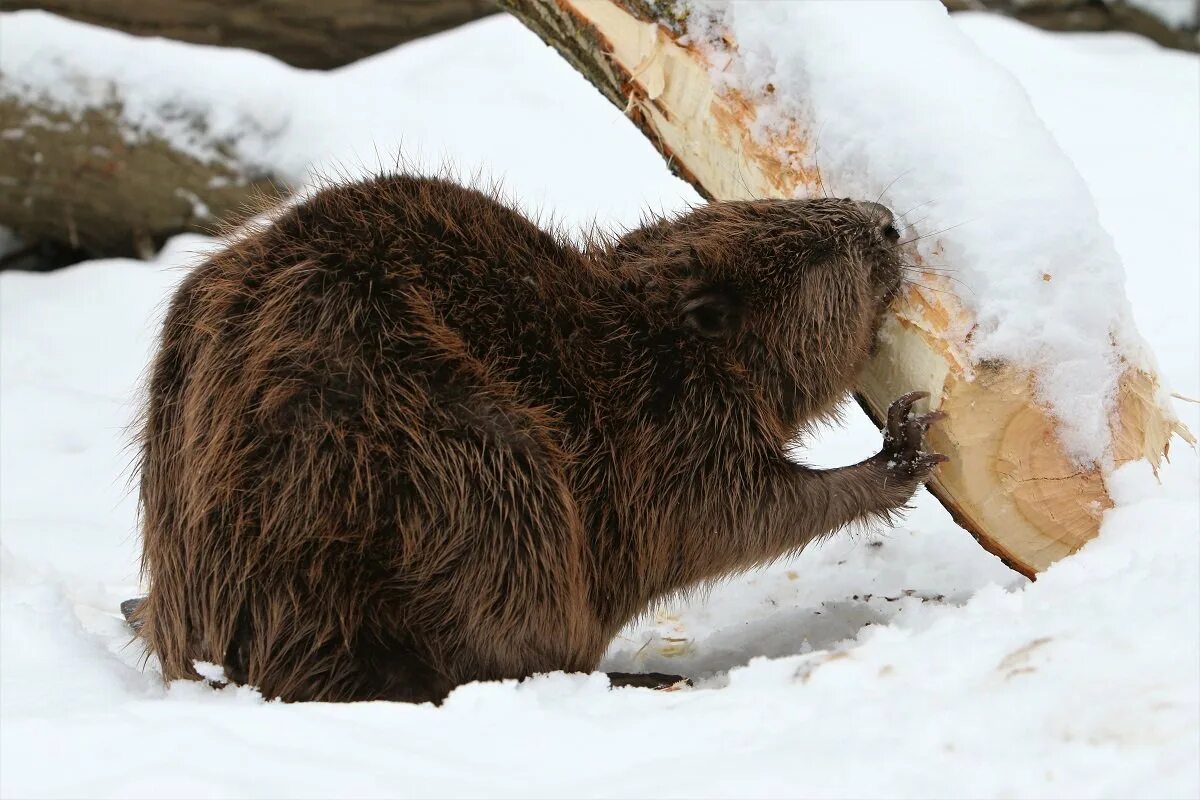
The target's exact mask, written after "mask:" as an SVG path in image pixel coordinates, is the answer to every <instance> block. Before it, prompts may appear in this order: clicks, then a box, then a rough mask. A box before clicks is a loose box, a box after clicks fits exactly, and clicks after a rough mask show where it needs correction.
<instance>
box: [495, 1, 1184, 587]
mask: <svg viewBox="0 0 1200 800" xmlns="http://www.w3.org/2000/svg"><path fill="white" fill-rule="evenodd" d="M503 4H504V5H505V6H506V7H507V8H509V10H511V11H512V13H513V14H514V15H516V16H517V17H518V18H520V19H521V20H522V21H523V22H524V23H525V24H526V25H527V26H528V27H530V28H531V29H532V30H533V31H534V32H535V33H537V34H538V35H539V36H541V37H542V38H543V39H544V40H545V41H546V42H547V43H548V44H550V45H552V46H553V47H555V48H556V49H557V50H558V51H559V52H560V53H561V54H562V55H563V56H564V57H565V58H566V59H567V60H568V61H569V62H570V63H571V64H573V65H574V66H575V67H576V68H577V69H578V70H579V71H580V72H581V73H582V74H583V75H584V76H586V77H587V78H588V80H589V81H591V82H592V83H593V84H594V85H595V86H596V88H597V89H599V90H600V92H601V93H602V94H604V96H605V97H607V98H608V99H609V100H611V101H612V102H613V103H615V104H617V105H618V106H619V107H621V108H623V109H625V111H626V114H627V115H628V116H629V118H630V119H631V120H632V121H633V122H634V123H635V124H637V125H638V126H639V128H640V129H641V130H642V131H643V132H644V133H645V134H646V135H647V137H648V138H649V139H650V140H651V141H652V142H654V144H655V145H656V146H657V147H658V149H659V150H660V151H661V152H662V154H663V156H664V157H665V158H666V159H667V162H668V163H669V164H670V166H671V168H672V170H674V171H675V173H676V174H678V175H679V176H680V177H682V178H683V179H684V180H687V181H688V182H690V183H691V184H693V185H694V186H695V187H696V188H697V190H698V191H699V192H700V193H701V194H703V195H704V196H705V197H707V198H710V199H719V200H735V199H746V198H752V197H795V196H805V195H810V196H811V195H819V194H821V193H822V179H821V176H820V175H819V173H818V172H817V171H816V168H815V163H816V162H815V159H814V158H813V152H812V147H813V146H812V144H811V143H809V142H807V141H805V140H804V139H803V138H802V137H801V136H799V135H798V134H796V135H794V136H793V137H792V138H790V139H789V138H787V137H786V136H785V137H783V138H782V139H780V138H779V137H776V139H775V140H772V141H770V142H769V146H768V144H767V143H764V141H763V140H762V138H761V137H756V136H754V135H752V134H751V129H752V126H753V123H754V119H755V109H754V106H753V104H752V103H751V102H749V101H748V100H747V99H746V98H744V97H742V96H740V95H738V94H737V93H735V92H732V91H729V92H724V93H722V92H721V91H718V89H717V88H716V87H715V86H714V79H713V77H712V75H711V74H710V70H709V65H708V64H707V63H706V60H705V58H704V56H703V55H701V54H700V53H699V52H697V50H695V49H693V48H691V47H688V46H685V45H682V44H680V42H679V41H678V37H679V35H680V33H681V31H682V29H683V28H682V26H681V25H680V24H679V22H680V20H678V19H662V18H660V17H659V11H658V6H659V4H656V3H655V2H654V1H653V0H618V1H614V0H504V2H503ZM728 44H729V50H730V51H731V52H732V51H735V50H736V46H737V43H736V42H729V43H728ZM922 282H924V283H927V284H931V285H933V286H935V287H937V286H939V284H940V286H941V289H943V291H939V292H936V293H935V294H936V298H937V299H936V300H931V299H930V295H928V294H926V293H924V292H919V291H917V290H916V289H913V288H910V289H908V290H907V291H906V293H905V294H904V295H903V296H902V297H901V298H900V300H899V302H898V303H897V304H896V306H895V307H894V309H893V311H892V313H891V314H890V315H889V316H888V318H887V321H886V323H885V330H884V332H883V336H882V341H883V342H884V345H883V346H882V348H881V350H880V353H879V354H878V355H877V356H876V358H875V359H874V360H873V361H872V363H871V364H870V365H869V366H868V368H867V370H866V371H865V374H864V375H863V376H862V377H861V380H860V382H859V385H858V393H859V399H860V403H861V405H862V406H863V408H864V409H865V410H866V411H867V413H868V414H869V415H870V416H871V417H872V418H873V419H875V420H876V421H877V422H878V421H879V420H880V419H882V417H883V415H884V413H885V411H886V409H887V406H888V404H889V403H890V402H891V401H892V400H893V399H894V398H896V397H898V396H899V395H901V394H903V393H905V392H908V391H911V390H914V389H924V390H927V391H929V392H930V393H931V398H932V399H931V405H932V406H933V407H934V408H939V409H941V410H943V411H946V412H948V414H949V419H948V420H947V421H946V422H945V423H942V424H941V425H939V426H938V427H937V428H936V429H935V431H934V432H933V433H932V434H931V436H930V444H931V445H932V447H933V448H934V449H935V450H937V451H940V452H943V453H945V454H947V455H949V456H950V458H951V461H950V463H949V464H946V465H943V467H942V468H941V470H940V471H939V473H938V475H937V476H936V477H935V479H934V480H933V481H932V483H931V484H930V490H931V491H932V492H933V494H934V495H935V496H936V497H937V498H938V499H939V500H940V501H941V502H942V503H943V504H944V505H945V506H946V507H947V508H948V509H949V510H950V511H951V513H952V514H953V515H954V517H955V519H956V520H957V521H958V522H959V524H961V525H962V526H963V527H964V528H966V529H967V530H968V531H970V532H971V533H972V534H973V535H974V536H975V537H976V539H977V540H978V541H979V542H980V543H981V544H982V545H983V546H984V547H985V548H987V549H988V550H989V551H991V552H992V553H995V554H996V555H997V556H999V557H1000V558H1002V559H1003V560H1004V561H1005V563H1007V564H1009V565H1010V566H1011V567H1012V568H1014V569H1016V570H1018V571H1020V572H1022V573H1024V574H1025V575H1028V576H1030V577H1033V576H1035V575H1036V574H1037V573H1038V572H1040V571H1042V570H1044V569H1045V568H1046V567H1048V566H1049V565H1050V564H1051V563H1053V562H1054V561H1056V560H1058V559H1060V558H1062V557H1063V556H1066V555H1068V554H1070V553H1072V552H1074V551H1075V550H1077V549H1078V548H1079V547H1081V546H1082V545H1083V544H1084V543H1086V542H1087V541H1088V540H1090V539H1091V538H1092V537H1094V536H1095V535H1096V533H1097V532H1098V530H1099V525H1100V520H1101V518H1102V516H1103V514H1104V512H1105V510H1106V509H1108V508H1110V507H1111V506H1112V501H1111V499H1110V498H1109V494H1108V489H1107V486H1106V472H1105V471H1104V470H1103V469H1101V468H1099V467H1082V466H1079V465H1077V463H1076V462H1075V460H1074V459H1072V458H1071V457H1069V456H1068V455H1067V453H1066V452H1065V449H1064V446H1063V445H1062V443H1061V441H1060V439H1059V437H1058V433H1057V430H1056V425H1055V422H1054V420H1053V419H1052V418H1051V416H1050V414H1049V412H1048V411H1047V410H1046V409H1045V408H1044V407H1043V406H1042V405H1041V404H1039V403H1038V402H1036V400H1035V391H1034V380H1035V378H1034V376H1033V375H1032V374H1031V373H1030V372H1029V371H1028V370H1024V369H1022V368H1020V367H1018V366H1016V365H1013V364H1007V363H996V362H985V363H982V364H979V363H973V362H972V360H971V358H970V355H969V352H968V346H967V344H966V342H965V340H964V339H963V337H962V336H961V333H959V332H961V331H964V330H970V329H971V326H972V319H971V313H970V311H969V310H968V309H967V308H966V307H965V306H964V305H962V303H961V302H960V301H959V300H958V299H957V298H956V296H955V295H954V293H953V286H952V285H951V284H949V283H947V282H946V281H945V280H944V279H943V278H942V276H940V275H939V274H937V273H935V272H929V273H927V274H925V275H924V276H923V277H922ZM1117 395H1118V396H1117V404H1116V405H1117V412H1116V413H1115V414H1114V415H1113V417H1112V419H1111V432H1112V447H1111V456H1112V460H1113V463H1115V464H1116V465H1120V464H1122V463H1125V462H1127V461H1132V460H1139V459H1144V460H1146V461H1148V462H1149V463H1150V464H1151V465H1152V466H1154V467H1155V469H1157V467H1158V465H1159V462H1160V459H1161V458H1162V457H1163V455H1164V454H1165V453H1166V450H1167V446H1168V442H1169V439H1170V438H1171V436H1172V435H1173V434H1178V435H1181V436H1183V437H1184V438H1185V439H1188V440H1190V441H1194V439H1191V436H1190V434H1189V433H1188V432H1187V430H1186V429H1185V428H1183V427H1182V426H1181V425H1180V424H1179V423H1178V422H1176V421H1175V420H1174V419H1173V418H1172V417H1171V416H1170V415H1169V413H1168V412H1167V411H1165V410H1164V408H1163V407H1162V406H1161V405H1160V401H1159V389H1158V384H1157V380H1156V378H1155V376H1153V375H1151V374H1149V373H1148V372H1147V371H1145V370H1142V369H1138V368H1135V367H1132V366H1129V367H1128V368H1127V369H1125V371H1124V373H1123V375H1122V376H1121V379H1120V384H1119V390H1118V392H1117Z"/></svg>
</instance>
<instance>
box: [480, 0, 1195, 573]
mask: <svg viewBox="0 0 1200 800" xmlns="http://www.w3.org/2000/svg"><path fill="white" fill-rule="evenodd" d="M503 4H504V5H505V6H506V7H507V8H508V9H509V10H510V11H512V12H513V13H514V14H515V15H516V16H517V17H518V18H520V19H521V20H522V21H523V22H524V23H525V24H526V25H527V26H528V27H530V28H531V29H532V30H533V31H534V32H536V33H537V34H538V35H539V36H541V37H542V38H543V39H544V40H545V41H546V42H547V43H548V44H550V45H552V46H553V47H555V48H556V49H557V50H558V51H559V52H560V53H561V54H562V55H563V56H564V57H565V58H566V59H567V60H568V61H569V62H570V63H571V64H573V65H574V66H575V67H576V68H577V69H579V71H580V72H582V73H583V75H585V76H586V77H587V78H588V79H589V80H590V81H591V82H592V83H593V84H595V86H596V87H597V88H598V89H599V90H600V91H601V92H602V93H603V94H604V95H605V96H606V97H608V98H609V100H611V101H612V102H614V103H616V104H617V105H619V106H620V107H621V108H623V109H625V111H626V113H627V115H628V116H629V118H630V119H631V120H632V121H633V122H634V123H635V124H637V125H638V126H639V127H640V129H641V130H642V131H643V132H644V133H645V134H646V135H647V136H648V137H649V138H650V139H651V140H652V141H653V142H654V143H655V145H656V146H657V147H658V148H659V150H660V151H661V152H662V154H663V156H664V157H665V158H666V159H667V161H668V163H669V164H670V166H671V168H672V169H673V170H674V171H675V172H676V173H677V174H679V175H680V176H681V177H683V178H684V179H686V180H688V181H690V182H691V183H692V184H693V185H695V186H696V188H697V189H698V190H699V191H700V192H701V193H702V194H704V195H705V196H707V197H709V198H715V199H721V200H736V199H745V198H751V197H800V196H812V195H821V194H823V193H830V194H837V195H839V196H841V195H845V196H855V197H860V198H865V199H874V198H875V197H876V196H877V195H881V196H883V198H884V201H885V202H887V203H888V204H889V205H890V206H891V207H892V208H894V209H895V210H896V211H898V212H902V213H903V212H908V211H909V210H910V207H919V212H920V213H919V214H914V216H922V217H926V219H924V221H923V224H921V225H920V227H919V228H918V229H917V233H916V234H914V235H913V238H914V242H913V244H912V248H913V251H912V253H911V257H912V259H913V263H914V264H916V265H918V266H919V268H920V269H921V273H920V276H919V277H918V278H916V279H915V281H914V282H913V284H912V285H910V286H908V287H907V289H906V290H905V292H904V294H903V296H902V297H901V298H900V299H899V301H898V302H897V303H896V305H895V306H894V308H893V309H892V312H891V314H890V315H889V317H888V319H887V321H886V322H885V326H884V330H883V332H882V340H883V343H884V344H883V347H882V348H881V350H880V352H879V354H878V356H877V357H876V358H875V359H874V360H873V361H872V363H871V364H870V365H869V366H868V368H867V369H866V371H865V373H864V374H863V375H862V376H861V379H860V381H859V385H858V393H859V400H860V404H861V405H862V406H863V408H864V409H865V410H866V411H867V413H868V414H870V415H871V417H872V418H873V419H875V420H876V421H878V420H880V419H881V418H882V416H883V414H884V411H885V409H886V408H887V406H888V404H889V403H890V401H891V400H893V399H894V398H895V397H897V396H899V395H901V394H903V393H905V392H907V391H910V390H914V389H923V390H927V391H929V392H930V393H931V401H930V404H931V406H932V407H934V408H938V409H941V410H943V411H946V412H947V413H948V414H949V419H948V421H947V422H945V423H943V424H942V425H940V426H939V427H938V428H937V429H936V431H935V432H934V433H933V434H932V435H931V442H930V443H931V445H932V447H933V448H934V449H936V450H938V451H940V452H943V453H946V454H947V455H949V456H950V457H951V461H950V463H949V464H947V465H944V466H943V467H942V468H941V470H940V472H939V474H938V475H937V476H936V478H935V479H934V481H933V482H932V483H931V485H930V489H931V491H932V492H933V493H934V495H935V496H936V497H937V498H938V499H939V500H940V501H941V502H942V503H943V504H944V505H945V506H946V507H947V508H948V509H949V510H950V511H951V513H952V514H953V515H954V517H955V519H956V520H957V521H958V522H959V523H960V524H961V525H962V526H963V527H964V528H966V529H967V530H968V531H970V532H971V533H972V534H973V535H974V536H975V538H976V539H977V540H978V541H979V542H980V543H981V544H982V545H983V546H984V547H985V548H987V549H988V550H989V551H991V552H993V553H995V554H996V555H997V556H999V557H1000V558H1002V559H1003V560H1004V561H1005V562H1006V563H1008V564H1009V565H1010V566H1011V567H1013V568H1014V569H1016V570H1019V571H1020V572H1022V573H1024V574H1026V575H1028V576H1030V577H1033V576H1035V575H1036V574H1037V573H1038V572H1040V571H1042V570H1044V569H1045V568H1046V567H1048V566H1049V565H1050V564H1052V563H1053V562H1054V561H1056V560H1058V559H1060V558H1062V557H1064V556H1066V555H1069V554H1070V553H1072V552H1074V551H1076V550H1077V549H1079V548H1080V547H1081V546H1082V545H1083V544H1085V543H1086V542H1087V541H1088V540H1090V539H1091V538H1092V537H1094V536H1095V535H1096V533H1097V532H1098V530H1099V527H1100V522H1101V519H1102V517H1103V515H1104V512H1105V510H1106V509H1108V508H1110V507H1111V506H1112V500H1111V499H1110V497H1109V493H1108V488H1107V485H1106V481H1107V476H1108V475H1109V474H1110V473H1111V471H1112V470H1113V469H1115V468H1116V467H1118V466H1120V465H1122V464H1124V463H1126V462H1129V461H1135V460H1145V461H1147V462H1149V464H1150V465H1151V466H1153V467H1154V469H1155V470H1156V471H1157V469H1158V467H1159V466H1160V462H1161V460H1162V458H1163V457H1164V456H1165V455H1166V454H1167V450H1168V445H1169V442H1170V439H1171V437H1172V436H1173V435H1178V436H1180V437H1182V438H1183V439H1185V440H1186V441H1188V442H1194V441H1195V440H1194V439H1193V438H1192V436H1191V434H1190V433H1189V432H1188V431H1187V429H1186V428H1184V427H1183V426H1182V425H1181V424H1180V423H1179V422H1178V421H1177V419H1176V418H1175V416H1174V415H1173V413H1172V412H1171V411H1170V409H1169V407H1168V402H1167V399H1166V394H1165V392H1164V390H1163V389H1162V387H1161V386H1160V385H1159V382H1158V379H1157V377H1156V375H1155V369H1154V364H1153V358H1152V356H1151V355H1150V354H1149V353H1148V352H1147V351H1146V349H1145V346H1144V344H1143V343H1142V340H1141V338H1140V337H1139V336H1138V334H1137V332H1136V330H1134V328H1133V325H1132V322H1131V319H1130V314H1129V308H1128V302H1127V301H1126V299H1125V296H1124V289H1123V286H1124V275H1123V272H1122V270H1121V265H1120V262H1119V259H1118V257H1117V255H1116V253H1115V251H1114V250H1113V247H1112V244H1111V241H1110V239H1109V238H1108V236H1107V234H1106V233H1105V232H1104V231H1103V230H1102V229H1101V228H1100V226H1099V223H1098V221H1097V219H1096V213H1095V209H1094V207H1093V204H1092V201H1091V197H1090V195H1089V194H1088V192H1087V188H1086V186H1085V185H1084V184H1083V182H1082V179H1081V178H1080V177H1079V176H1078V174H1077V173H1076V172H1075V170H1074V167H1073V166H1072V165H1071V164H1070V161H1069V159H1067V157H1066V156H1065V155H1064V154H1062V152H1061V151H1060V150H1059V149H1058V147H1057V145H1056V144H1055V143H1054V141H1053V139H1052V137H1051V136H1050V135H1049V133H1048V132H1047V131H1046V130H1045V128H1044V126H1043V125H1042V123H1041V122H1040V120H1039V119H1038V118H1037V115H1036V114H1035V113H1034V112H1033V110H1032V108H1031V107H1030V106H1029V104H1028V100H1027V98H1026V97H1025V95H1024V93H1023V91H1022V90H1021V88H1020V86H1019V84H1017V83H1016V81H1015V80H1013V79H1012V78H1011V76H1009V75H1008V74H1007V73H1005V72H1004V71H1003V70H1001V69H1000V68H999V67H998V66H996V65H995V64H993V63H991V62H990V61H988V60H987V59H985V58H984V57H983V56H982V55H981V54H980V53H979V52H978V51H977V50H976V49H975V48H974V46H973V45H972V44H971V43H970V42H969V41H968V40H967V39H966V38H965V37H964V36H963V35H961V34H960V33H959V32H958V31H957V29H956V28H955V27H954V26H953V24H952V23H951V22H950V21H949V19H948V17H947V16H946V12H945V11H944V10H943V9H942V8H941V6H939V5H937V4H936V3H933V2H930V3H929V4H927V5H914V4H909V3H892V2H883V3H875V4H868V3H839V2H834V3H817V2H806V3H761V4H725V3H716V2H703V0H693V1H692V2H691V3H680V2H657V1H656V0H504V3H503ZM918 222H921V220H918Z"/></svg>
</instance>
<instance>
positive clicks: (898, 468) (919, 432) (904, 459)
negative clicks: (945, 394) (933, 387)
mask: <svg viewBox="0 0 1200 800" xmlns="http://www.w3.org/2000/svg"><path fill="white" fill-rule="evenodd" d="M927 397H929V392H909V393H908V394H906V395H904V396H903V397H900V398H899V399H897V400H896V401H894V402H893V403H892V405H891V406H890V407H889V408H888V416H887V428H885V429H884V434H883V451H882V452H880V454H879V457H880V458H881V459H883V460H884V461H885V462H886V464H887V469H888V471H889V472H893V473H896V474H900V475H905V476H908V477H915V478H924V477H926V476H927V475H929V473H930V472H932V471H933V468H934V467H936V466H937V465H938V464H941V463H942V462H944V461H949V460H950V459H948V458H947V457H946V456H944V455H942V454H941V453H927V452H925V451H924V450H923V449H922V448H923V446H924V443H925V432H926V431H927V430H928V429H929V426H930V425H932V424H933V423H935V422H938V421H939V420H943V419H945V418H946V415H945V414H944V413H943V412H941V411H931V412H929V413H928V414H914V413H912V407H913V404H914V403H916V402H917V401H918V400H924V399H925V398H927Z"/></svg>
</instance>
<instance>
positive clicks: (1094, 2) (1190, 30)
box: [942, 0, 1200, 53]
mask: <svg viewBox="0 0 1200 800" xmlns="http://www.w3.org/2000/svg"><path fill="white" fill-rule="evenodd" d="M1189 2H1192V0H1177V3H1178V4H1179V5H1180V6H1181V7H1182V6H1186V5H1187V4H1188V3H1189ZM942 4H943V5H945V6H946V8H948V9H950V10H951V11H992V12H995V13H997V14H1004V15H1005V16H1008V17H1012V18H1014V19H1019V20H1020V21H1021V22H1024V23H1027V24H1029V25H1035V26H1037V27H1039V28H1042V29H1044V30H1048V31H1070V32H1083V31H1094V32H1100V31H1122V32H1125V33H1136V34H1138V35H1139V36H1145V37H1146V38H1147V39H1151V40H1153V41H1154V42H1157V43H1158V44H1160V45H1162V46H1163V47H1174V48H1176V49H1178V50H1188V51H1191V52H1193V53H1194V52H1197V51H1200V31H1198V30H1197V23H1196V15H1195V13H1194V12H1193V14H1192V18H1191V19H1192V21H1191V22H1173V21H1172V20H1170V19H1169V18H1168V17H1167V16H1166V15H1164V14H1161V12H1160V13H1159V14H1155V9H1156V7H1155V6H1152V5H1146V6H1144V7H1140V6H1138V5H1137V4H1136V3H1133V2H1128V0H942ZM1185 10H1186V9H1185Z"/></svg>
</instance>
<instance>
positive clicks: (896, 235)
mask: <svg viewBox="0 0 1200 800" xmlns="http://www.w3.org/2000/svg"><path fill="white" fill-rule="evenodd" d="M883 238H885V239H887V240H888V241H889V242H892V243H895V242H898V241H900V231H898V230H896V226H895V225H893V224H892V223H890V222H889V223H888V224H887V225H885V226H884V228H883Z"/></svg>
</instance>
